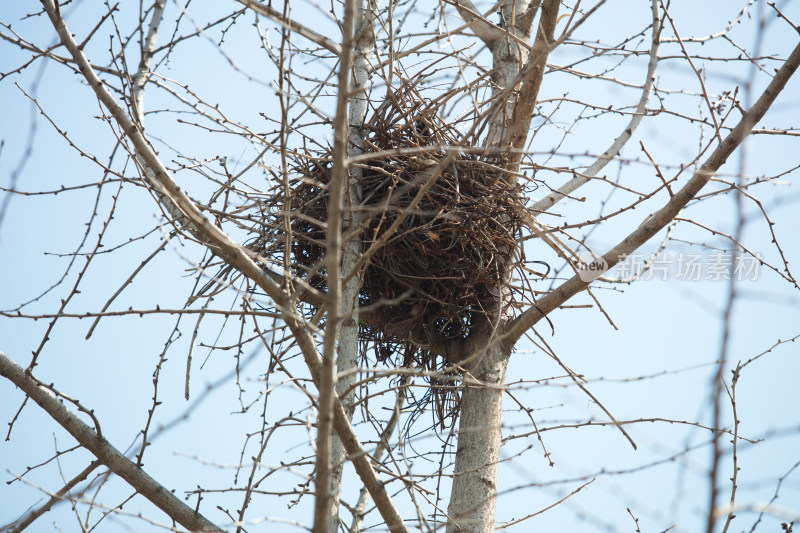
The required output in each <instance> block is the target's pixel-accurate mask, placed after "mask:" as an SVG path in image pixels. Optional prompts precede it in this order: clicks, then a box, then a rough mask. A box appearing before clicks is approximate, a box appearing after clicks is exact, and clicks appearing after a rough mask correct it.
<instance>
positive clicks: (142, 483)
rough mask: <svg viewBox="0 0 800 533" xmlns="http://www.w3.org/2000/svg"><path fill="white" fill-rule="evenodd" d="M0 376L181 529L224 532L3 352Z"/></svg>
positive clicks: (0, 361)
mask: <svg viewBox="0 0 800 533" xmlns="http://www.w3.org/2000/svg"><path fill="white" fill-rule="evenodd" d="M0 375H2V376H3V377H5V378H6V379H8V380H9V381H11V382H12V383H13V384H14V385H16V386H17V387H19V388H20V389H22V391H23V392H24V393H25V394H26V395H27V396H28V397H29V398H31V399H32V400H33V401H35V402H36V403H37V404H39V406H40V407H41V408H42V409H44V410H45V411H47V414H49V415H50V416H51V417H52V418H53V420H55V421H56V422H58V423H59V424H60V425H61V426H62V427H63V428H64V429H66V430H67V431H68V432H69V434H70V435H72V436H73V437H74V438H75V440H77V441H78V442H79V443H80V444H81V446H83V447H84V448H86V449H87V450H89V451H90V452H92V453H93V454H94V455H95V457H97V458H98V459H99V460H100V461H102V462H103V464H104V465H105V466H107V467H108V468H109V470H111V471H112V472H114V473H115V474H117V475H118V476H119V477H121V478H122V479H124V480H125V481H127V482H128V483H130V485H131V486H132V487H134V488H136V490H137V491H138V492H139V493H140V494H141V495H142V496H144V497H145V498H147V499H148V500H150V501H151V502H153V503H154V504H155V505H156V506H158V508H159V509H161V510H162V511H164V512H165V513H167V515H169V516H170V517H171V518H173V519H174V520H175V521H176V522H178V523H179V524H180V525H182V526H183V527H185V528H186V529H188V530H190V531H223V530H222V528H220V527H218V526H216V525H214V524H213V523H212V522H211V521H210V520H208V519H207V518H206V517H204V516H203V515H201V514H200V513H198V512H196V511H195V510H194V509H192V508H191V507H189V506H188V505H186V504H185V503H184V502H183V501H181V500H180V499H179V498H177V497H176V496H175V495H174V494H173V493H172V491H170V490H169V489H167V488H166V487H164V486H163V485H161V484H159V483H158V482H157V481H156V480H155V479H153V478H151V477H150V476H149V475H147V474H146V473H145V471H144V470H142V469H141V468H139V467H138V466H136V464H135V463H134V462H133V461H131V460H130V459H128V458H127V457H125V455H124V454H122V453H121V452H120V451H119V450H117V449H116V448H115V447H114V446H112V445H111V444H110V443H109V442H108V441H107V440H106V439H104V438H103V437H100V436H98V435H97V433H96V432H95V430H93V429H92V428H90V427H89V426H87V425H86V424H85V423H84V422H83V421H82V420H81V419H80V418H78V417H77V416H76V415H75V414H74V413H72V412H71V411H70V410H69V409H67V408H66V407H65V406H64V404H62V403H61V402H60V401H59V400H58V398H56V397H55V395H54V394H53V393H52V392H51V391H49V390H47V389H44V388H42V387H40V386H39V384H38V383H37V382H36V381H35V380H34V379H33V378H32V377H31V376H30V375H28V374H27V373H26V372H25V370H23V369H22V367H20V366H19V365H18V364H16V363H15V362H14V361H12V360H11V359H9V358H8V356H6V354H4V353H3V352H1V351H0Z"/></svg>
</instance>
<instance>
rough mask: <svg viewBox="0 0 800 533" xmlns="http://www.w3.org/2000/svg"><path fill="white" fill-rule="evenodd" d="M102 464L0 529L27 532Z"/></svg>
mask: <svg viewBox="0 0 800 533" xmlns="http://www.w3.org/2000/svg"><path fill="white" fill-rule="evenodd" d="M0 353H2V352H0ZM101 464H102V461H100V460H99V459H98V460H94V461H92V462H91V463H89V466H87V467H86V468H84V469H83V470H82V471H81V472H80V473H79V474H78V475H77V476H75V477H74V478H72V479H71V480H69V481H68V482H67V484H66V485H64V486H63V487H61V490H59V491H58V492H56V493H55V494H54V495H53V496H52V497H51V498H50V499H49V500H48V501H47V503H45V504H44V505H42V506H41V507H39V508H38V509H36V510H35V511H32V512H31V513H29V514H28V515H26V516H25V517H24V518H22V519H21V520H19V521H17V522H14V523H12V524H9V525H8V526H3V527H0V529H3V531H5V528H6V527H10V526H15V527H14V529H12V530H11V531H10V532H9V533H22V532H23V531H25V530H26V529H27V528H28V526H29V525H31V524H32V523H33V522H34V521H35V520H36V519H37V518H39V517H40V516H42V515H43V514H44V513H46V512H47V511H49V510H50V509H52V508H53V506H54V505H55V504H57V503H59V502H63V501H64V500H65V499H67V498H69V496H68V494H69V491H71V490H72V488H73V487H74V486H75V485H77V484H78V483H80V482H81V481H83V480H84V479H86V478H87V477H89V474H91V473H92V471H93V470H94V469H95V468H97V467H98V466H100V465H101Z"/></svg>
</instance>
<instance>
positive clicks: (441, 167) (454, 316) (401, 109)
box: [251, 86, 525, 420]
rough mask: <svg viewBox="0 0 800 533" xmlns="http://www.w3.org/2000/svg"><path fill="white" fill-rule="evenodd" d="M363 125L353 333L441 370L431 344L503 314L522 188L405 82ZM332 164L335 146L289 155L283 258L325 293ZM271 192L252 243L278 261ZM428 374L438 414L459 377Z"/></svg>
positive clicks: (390, 355)
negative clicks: (364, 257)
mask: <svg viewBox="0 0 800 533" xmlns="http://www.w3.org/2000/svg"><path fill="white" fill-rule="evenodd" d="M365 131H366V132H367V135H366V139H365V145H364V147H363V152H364V153H363V155H362V156H360V157H359V158H358V162H357V164H355V165H354V166H353V167H351V177H352V178H353V179H354V180H355V183H356V185H357V189H358V190H359V191H360V195H361V198H360V202H356V205H358V204H360V205H358V207H357V208H356V209H355V213H356V215H357V219H358V231H355V232H353V231H352V229H351V231H350V237H349V238H355V239H357V240H358V246H359V249H360V252H361V253H362V254H364V253H367V254H368V255H369V260H368V261H367V262H366V263H365V265H364V266H363V267H362V270H361V271H360V273H359V274H360V280H361V289H360V291H359V305H360V306H361V307H362V308H366V309H367V310H369V316H370V320H369V323H368V325H362V326H361V328H360V338H361V341H362V343H363V344H364V345H365V346H370V347H372V348H373V350H374V352H373V353H374V354H375V356H376V359H377V360H378V361H389V362H391V363H394V364H397V365H402V366H412V367H416V368H421V369H425V370H437V369H441V368H442V366H444V365H445V364H446V363H450V362H447V361H444V359H443V358H441V357H438V356H437V355H436V354H434V353H432V352H431V350H430V349H429V348H430V346H431V344H432V343H433V342H434V341H437V342H441V341H442V340H445V341H447V340H455V341H458V340H461V339H465V338H466V337H468V336H469V334H470V333H471V332H472V330H473V329H474V327H475V326H476V325H477V324H478V323H480V322H481V318H482V317H485V318H488V319H492V318H493V317H494V316H496V315H497V313H498V312H500V309H499V304H500V302H501V294H503V293H505V294H509V292H508V291H506V290H505V288H506V287H508V282H509V279H510V277H511V276H510V274H511V270H512V269H513V267H514V265H515V264H519V261H520V259H521V258H519V257H517V258H515V257H514V254H518V253H521V252H520V250H519V247H518V246H517V242H518V238H519V237H520V233H521V230H522V223H523V222H522V221H523V215H522V213H523V211H524V209H525V207H524V205H523V201H522V198H523V195H522V190H521V186H519V185H516V184H514V183H512V182H510V180H507V179H506V178H505V175H504V172H503V171H502V169H501V168H500V167H499V166H497V165H496V164H494V163H493V161H492V159H490V158H489V157H485V156H483V155H481V153H480V152H479V151H478V150H469V149H468V148H467V147H463V146H462V147H459V146H458V141H459V134H458V132H457V131H456V130H455V129H454V128H453V127H452V126H449V125H447V124H445V123H444V122H443V121H442V120H441V119H440V118H439V116H438V115H437V112H436V108H435V106H433V105H430V104H427V103H426V102H425V100H423V99H422V98H420V97H419V95H418V94H415V93H414V92H413V90H408V86H405V87H404V88H403V90H401V91H397V92H394V93H391V94H389V96H388V97H387V99H386V100H385V101H384V102H383V103H382V104H381V105H380V106H379V107H378V108H377V109H375V110H374V113H373V114H372V116H371V118H370V119H369V120H368V121H367V123H366V124H365ZM331 161H332V154H331V151H330V150H328V151H324V152H318V153H310V152H308V151H306V152H304V153H301V154H298V155H295V156H294V161H293V165H292V168H291V169H290V175H291V178H290V182H289V191H290V195H289V198H288V205H289V208H290V213H289V214H290V216H289V226H290V229H291V239H290V243H291V244H290V247H291V248H290V250H289V251H288V255H289V258H290V260H289V263H290V265H291V268H292V269H293V270H294V274H295V275H296V276H297V277H298V278H300V279H301V280H302V281H303V282H304V283H306V284H308V285H309V286H311V287H313V288H314V289H317V290H320V291H325V290H326V273H325V268H324V256H325V239H326V222H327V219H328V196H329V194H328V184H329V183H330V180H331V175H332V167H333V165H332V163H331ZM269 198H270V200H269V203H270V205H269V206H268V207H269V209H267V211H266V212H268V213H269V214H268V215H267V218H268V220H265V221H264V226H265V227H266V228H269V229H268V230H267V231H264V232H262V235H261V236H259V237H258V238H257V239H255V240H254V241H253V242H252V243H251V247H252V248H253V249H254V250H255V251H257V252H259V253H262V254H264V256H266V257H269V256H272V257H281V258H282V257H284V256H285V255H286V254H287V251H286V250H285V244H284V243H285V242H286V239H285V231H284V228H285V225H284V218H285V217H284V213H285V212H286V211H285V208H286V205H287V199H286V195H285V194H284V189H283V188H282V187H278V188H276V189H275V190H274V191H273V194H272V195H271V196H270V197H269ZM511 298H513V293H511ZM505 303H506V304H509V303H511V302H509V301H508V298H505ZM309 312H316V309H315V308H311V309H309ZM485 322H486V321H485V320H484V321H483V323H484V324H485ZM434 381H436V382H437V383H438V385H437V383H434V385H437V387H438V389H437V390H438V392H437V391H434V392H433V394H434V395H436V396H437V410H439V411H440V413H439V420H443V419H444V418H446V417H447V413H451V412H453V410H454V406H453V405H452V404H453V402H456V403H457V397H456V396H454V395H453V394H452V392H448V391H449V390H450V389H452V388H453V385H454V384H453V383H450V382H448V381H447V376H444V377H443V378H442V379H441V380H434ZM426 396H427V395H426ZM428 400H430V398H423V400H420V402H422V401H426V402H427V401H428ZM448 403H449V404H451V405H449V406H448V405H446V404H448ZM456 411H457V410H456ZM443 415H444V416H443ZM453 418H454V417H453Z"/></svg>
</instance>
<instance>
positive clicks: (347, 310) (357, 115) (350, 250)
mask: <svg viewBox="0 0 800 533" xmlns="http://www.w3.org/2000/svg"><path fill="white" fill-rule="evenodd" d="M369 10H370V6H368V5H367V1H366V0H356V11H357V17H358V18H357V20H356V24H355V36H356V41H355V43H354V44H353V52H352V53H353V78H352V81H351V84H350V86H351V90H352V91H353V92H354V95H353V97H352V98H351V99H350V102H349V108H348V125H349V131H348V145H349V146H348V150H347V153H348V156H350V157H353V156H358V155H361V154H362V153H363V152H364V138H365V135H366V132H365V131H364V130H363V124H364V119H365V118H366V116H367V107H368V106H367V90H368V88H369V56H370V54H371V52H372V32H371V31H369V27H370V26H371V24H372V17H371V15H370V11H369ZM349 175H350V180H349V185H348V198H346V199H345V206H346V207H348V208H349V209H346V210H345V211H344V213H343V224H342V231H343V234H344V235H348V234H350V233H351V232H353V231H354V230H355V229H356V228H358V224H359V214H358V210H357V207H358V205H359V204H360V203H361V188H360V187H359V185H358V179H359V178H360V177H361V169H360V168H358V167H350V174H349ZM360 255H361V239H360V238H357V237H356V238H351V239H350V240H348V241H345V243H344V245H343V248H342V259H341V272H342V276H343V277H345V278H346V277H347V276H348V275H349V274H350V273H351V272H352V271H353V269H354V268H355V266H356V263H357V262H358V258H359V256H360ZM360 289H361V279H360V277H359V276H352V277H351V278H350V280H349V281H348V282H347V283H345V285H344V286H343V287H342V302H341V303H342V310H341V312H342V317H344V319H343V321H342V323H341V327H340V331H339V343H338V347H337V352H336V370H337V382H336V393H337V394H338V395H339V397H340V398H341V400H342V406H343V407H344V410H345V413H347V416H348V418H350V419H351V420H352V417H353V403H354V399H355V391H354V390H349V389H351V387H352V385H353V384H354V383H355V381H356V377H357V374H356V372H355V369H356V368H357V367H358V360H359V349H358V329H359V326H358V292H359V290H360ZM348 390H349V392H346V391H348ZM331 446H332V452H331V463H332V470H331V489H330V490H331V500H330V506H329V508H328V515H329V519H328V532H329V533H336V531H337V530H338V528H339V498H340V491H341V484H342V472H343V470H344V463H345V459H346V457H347V455H346V452H345V449H344V444H342V441H341V439H340V438H339V437H338V436H337V435H334V436H333V441H332V443H331Z"/></svg>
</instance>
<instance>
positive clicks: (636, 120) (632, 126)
mask: <svg viewBox="0 0 800 533" xmlns="http://www.w3.org/2000/svg"><path fill="white" fill-rule="evenodd" d="M657 2H658V0H652V3H651V9H652V11H653V35H652V40H651V42H650V61H649V63H648V65H647V78H646V79H645V83H644V87H643V88H642V97H641V98H640V99H639V104H638V105H637V106H636V111H635V112H634V114H633V116H632V117H631V120H630V122H629V123H628V125H627V126H626V127H625V129H624V130H623V131H622V133H621V134H620V135H619V137H617V138H616V139H614V142H613V143H611V146H609V147H608V149H607V150H606V151H605V152H603V155H601V156H600V157H599V158H597V159H596V160H595V162H594V163H592V164H591V165H590V166H589V168H587V169H586V172H584V173H583V174H581V175H580V176H577V175H576V176H575V177H574V178H572V179H571V180H569V181H568V182H567V183H565V184H564V185H562V186H561V187H559V188H558V190H556V191H553V192H551V193H550V194H548V195H547V196H545V197H544V198H542V199H541V200H539V201H538V202H536V203H535V204H533V205H532V206H531V207H530V210H531V211H532V212H533V213H544V212H545V211H547V210H548V209H550V208H551V207H553V206H554V205H555V204H557V203H558V202H560V201H561V200H563V199H564V198H566V197H567V196H569V195H570V194H572V193H573V192H575V190H576V189H578V188H579V187H581V186H583V185H585V184H586V183H588V182H589V180H590V179H591V176H596V175H597V173H598V172H600V171H601V170H603V168H604V167H605V166H606V165H607V164H608V163H609V162H610V161H611V160H612V159H613V158H614V157H615V156H616V155H617V154H618V153H619V152H620V150H622V148H623V147H624V146H625V144H626V143H627V142H628V140H630V138H631V137H632V136H633V132H634V131H636V128H638V127H639V124H640V123H641V121H642V118H644V116H645V114H646V113H647V104H648V103H649V102H650V96H651V95H652V94H653V85H654V84H655V81H656V76H655V73H656V65H658V48H659V43H660V41H661V37H660V35H661V19H660V18H659V16H658V4H657Z"/></svg>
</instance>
